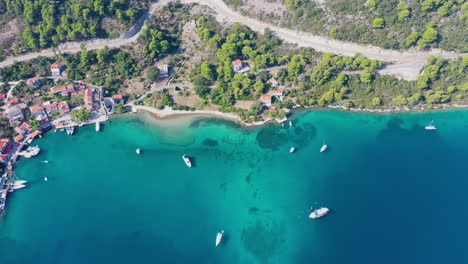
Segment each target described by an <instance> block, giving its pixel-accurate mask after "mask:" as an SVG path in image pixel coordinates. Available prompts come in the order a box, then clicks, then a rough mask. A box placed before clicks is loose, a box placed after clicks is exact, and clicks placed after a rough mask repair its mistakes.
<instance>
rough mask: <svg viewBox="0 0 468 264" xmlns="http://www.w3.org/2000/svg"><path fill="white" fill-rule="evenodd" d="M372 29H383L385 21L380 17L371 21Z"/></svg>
mask: <svg viewBox="0 0 468 264" xmlns="http://www.w3.org/2000/svg"><path fill="white" fill-rule="evenodd" d="M372 27H373V28H384V27H385V20H384V19H383V18H381V17H377V18H375V19H374V20H372Z"/></svg>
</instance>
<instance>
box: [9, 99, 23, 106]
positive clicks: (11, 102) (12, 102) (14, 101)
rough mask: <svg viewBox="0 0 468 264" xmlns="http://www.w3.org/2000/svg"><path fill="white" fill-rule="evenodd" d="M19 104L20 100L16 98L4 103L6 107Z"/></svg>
mask: <svg viewBox="0 0 468 264" xmlns="http://www.w3.org/2000/svg"><path fill="white" fill-rule="evenodd" d="M20 102H21V100H20V99H18V98H11V99H10V100H8V101H7V102H6V103H7V105H15V104H19V103H20Z"/></svg>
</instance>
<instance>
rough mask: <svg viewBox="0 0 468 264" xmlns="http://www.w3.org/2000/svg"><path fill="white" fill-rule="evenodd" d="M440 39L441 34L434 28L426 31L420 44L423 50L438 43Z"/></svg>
mask: <svg viewBox="0 0 468 264" xmlns="http://www.w3.org/2000/svg"><path fill="white" fill-rule="evenodd" d="M438 38H439V32H437V30H435V29H434V28H432V27H428V28H427V29H426V31H424V33H423V35H422V37H421V39H419V41H418V44H419V46H421V47H422V48H426V47H428V46H429V45H430V44H431V43H433V42H434V41H436V40H437V39H438Z"/></svg>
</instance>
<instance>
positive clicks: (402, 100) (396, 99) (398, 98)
mask: <svg viewBox="0 0 468 264" xmlns="http://www.w3.org/2000/svg"><path fill="white" fill-rule="evenodd" d="M392 103H393V104H394V105H397V106H401V105H406V104H407V103H408V102H407V101H406V98H405V97H404V96H403V95H398V96H396V97H394V98H393V99H392Z"/></svg>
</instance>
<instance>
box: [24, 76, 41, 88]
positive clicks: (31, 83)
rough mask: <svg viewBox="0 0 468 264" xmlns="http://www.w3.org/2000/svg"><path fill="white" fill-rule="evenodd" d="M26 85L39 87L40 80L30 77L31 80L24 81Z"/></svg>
mask: <svg viewBox="0 0 468 264" xmlns="http://www.w3.org/2000/svg"><path fill="white" fill-rule="evenodd" d="M26 84H27V85H29V86H31V87H37V86H39V84H41V79H39V78H37V77H32V78H29V79H28V80H27V81H26Z"/></svg>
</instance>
